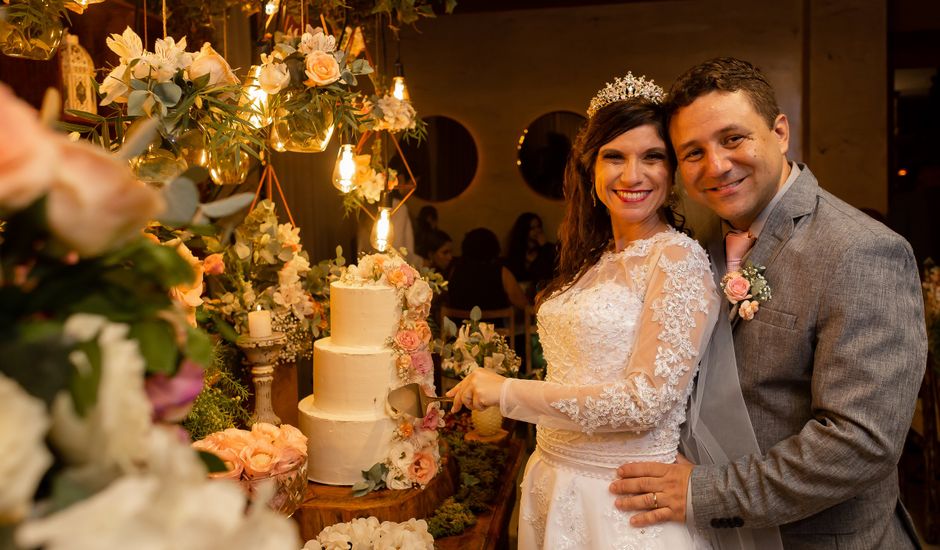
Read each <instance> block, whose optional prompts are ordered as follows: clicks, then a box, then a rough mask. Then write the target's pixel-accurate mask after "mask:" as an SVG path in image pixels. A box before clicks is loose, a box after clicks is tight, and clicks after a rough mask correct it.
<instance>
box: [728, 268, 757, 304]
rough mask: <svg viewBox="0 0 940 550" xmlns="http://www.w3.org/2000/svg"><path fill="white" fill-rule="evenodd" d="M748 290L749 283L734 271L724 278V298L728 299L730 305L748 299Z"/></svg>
mask: <svg viewBox="0 0 940 550" xmlns="http://www.w3.org/2000/svg"><path fill="white" fill-rule="evenodd" d="M750 290H751V283H750V281H748V280H747V279H745V278H744V277H742V276H741V273H739V272H737V271H734V272H732V273H729V274H728V276H726V281H725V296H727V297H728V300H729V301H730V302H731V303H732V304H736V303H738V302H740V301H741V300H744V299H747V298H750V297H751V295H750V294H748V291H750Z"/></svg>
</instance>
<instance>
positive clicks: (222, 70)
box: [189, 42, 239, 86]
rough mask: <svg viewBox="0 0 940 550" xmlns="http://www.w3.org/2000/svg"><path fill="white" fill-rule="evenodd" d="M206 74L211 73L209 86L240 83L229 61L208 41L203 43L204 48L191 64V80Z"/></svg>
mask: <svg viewBox="0 0 940 550" xmlns="http://www.w3.org/2000/svg"><path fill="white" fill-rule="evenodd" d="M204 75H209V82H208V84H207V86H226V85H229V84H238V83H239V80H238V77H237V76H235V73H234V72H232V68H231V67H230V66H229V64H228V61H226V60H225V59H224V58H223V57H222V56H221V55H219V53H218V52H217V51H215V50H214V49H213V48H212V45H211V44H209V43H208V42H206V43H205V44H203V45H202V49H201V50H199V53H198V54H196V58H195V59H193V62H192V64H191V65H190V66H189V79H190V80H196V79H197V78H199V77H201V76H204Z"/></svg>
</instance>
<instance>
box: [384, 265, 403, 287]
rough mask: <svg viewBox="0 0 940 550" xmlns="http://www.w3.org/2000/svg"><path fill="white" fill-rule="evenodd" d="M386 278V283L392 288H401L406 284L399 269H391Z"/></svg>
mask: <svg viewBox="0 0 940 550" xmlns="http://www.w3.org/2000/svg"><path fill="white" fill-rule="evenodd" d="M387 277H388V283H389V284H390V285H392V286H394V287H398V288H401V287H403V286H406V285H407V284H408V283H407V278H406V277H405V273H404V271H402V270H401V269H393V270H392V271H391V272H389V274H388V275H387Z"/></svg>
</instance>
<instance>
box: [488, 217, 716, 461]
mask: <svg viewBox="0 0 940 550" xmlns="http://www.w3.org/2000/svg"><path fill="white" fill-rule="evenodd" d="M718 309H719V299H718V293H717V291H716V288H715V284H714V281H713V279H712V275H711V272H710V271H709V262H708V258H707V256H706V254H705V251H704V250H702V248H701V247H700V246H699V245H698V244H697V243H696V242H695V241H694V240H692V239H691V238H689V237H688V236H686V235H684V234H682V233H679V232H678V231H675V230H672V229H670V230H667V231H664V232H661V233H658V234H656V235H654V236H653V237H651V238H649V239H644V240H639V241H634V242H633V243H631V244H630V246H628V247H627V248H626V249H624V250H622V251H620V252H608V253H606V254H604V255H603V256H602V257H601V259H600V260H599V261H598V262H597V264H596V265H594V266H592V267H591V268H590V269H589V270H588V271H587V272H586V273H585V274H584V276H582V277H581V278H580V279H579V280H578V281H577V282H575V283H574V284H573V285H571V286H570V287H568V288H567V289H565V290H563V291H561V292H559V293H557V294H555V295H553V296H552V297H551V298H549V299H548V300H546V301H545V303H544V304H542V306H541V308H540V309H539V313H538V331H539V339H540V341H541V343H542V347H543V349H544V353H545V358H546V360H547V361H548V370H547V373H546V380H545V381H535V380H508V381H507V382H506V383H504V384H503V388H502V395H501V398H500V406H501V408H502V412H503V415H504V416H508V417H511V418H516V419H519V420H524V421H527V422H534V423H536V424H538V442H539V446H540V447H541V448H542V449H543V450H545V451H546V452H549V453H553V454H556V455H559V456H563V457H566V458H571V459H575V460H577V461H579V462H583V463H586V464H592V465H597V466H606V467H609V466H612V467H616V466H619V465H620V464H622V463H623V462H626V461H633V460H652V461H662V462H671V461H672V460H673V459H674V458H675V453H676V449H677V447H678V443H679V426H680V425H681V424H682V422H683V421H684V420H685V404H686V402H687V400H688V397H689V393H690V391H691V381H692V380H693V378H694V376H695V373H696V372H697V368H698V362H699V359H700V358H701V356H702V353H703V351H704V348H705V345H706V343H707V342H708V338H709V336H710V334H711V329H712V327H713V326H714V323H715V320H716V319H717V315H718Z"/></svg>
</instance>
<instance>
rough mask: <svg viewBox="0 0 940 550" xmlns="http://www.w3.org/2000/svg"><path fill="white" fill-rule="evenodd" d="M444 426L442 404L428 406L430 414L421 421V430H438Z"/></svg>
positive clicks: (436, 403) (435, 403)
mask: <svg viewBox="0 0 940 550" xmlns="http://www.w3.org/2000/svg"><path fill="white" fill-rule="evenodd" d="M443 426H444V413H442V412H441V404H440V402H434V403H431V404H430V405H428V412H427V414H426V415H424V418H423V419H421V429H422V430H425V431H430V430H436V429H438V428H442V427H443Z"/></svg>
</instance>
